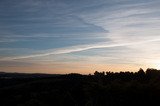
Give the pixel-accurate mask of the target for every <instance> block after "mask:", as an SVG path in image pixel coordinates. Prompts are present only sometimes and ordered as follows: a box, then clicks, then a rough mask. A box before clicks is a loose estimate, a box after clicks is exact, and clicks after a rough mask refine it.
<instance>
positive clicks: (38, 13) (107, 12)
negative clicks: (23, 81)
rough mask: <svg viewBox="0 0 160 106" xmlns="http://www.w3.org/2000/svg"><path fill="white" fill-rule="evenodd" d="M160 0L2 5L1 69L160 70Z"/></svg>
mask: <svg viewBox="0 0 160 106" xmlns="http://www.w3.org/2000/svg"><path fill="white" fill-rule="evenodd" d="M159 5H160V1H159V0H0V64H1V65H0V70H1V71H5V72H33V73H34V72H39V73H41V72H42V73H70V72H77V73H83V74H87V73H93V72H94V71H95V70H102V71H136V70H138V69H139V68H140V67H142V68H147V67H153V68H158V69H159V68H160V66H159V65H160V54H159V51H160V48H159V47H160V27H159V26H160V6H159Z"/></svg>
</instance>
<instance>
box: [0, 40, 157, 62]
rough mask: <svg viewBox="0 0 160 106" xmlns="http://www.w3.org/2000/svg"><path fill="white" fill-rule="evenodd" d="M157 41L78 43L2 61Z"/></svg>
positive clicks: (2, 59)
mask: <svg viewBox="0 0 160 106" xmlns="http://www.w3.org/2000/svg"><path fill="white" fill-rule="evenodd" d="M156 41H160V39H152V40H146V41H139V42H129V43H120V44H107V43H99V44H92V45H78V46H71V47H66V48H61V49H54V50H46V51H42V52H41V53H37V54H34V55H26V56H17V57H6V58H1V59H0V61H9V60H19V59H27V58H35V57H43V56H49V55H59V54H68V53H74V52H80V51H85V50H90V49H99V48H113V47H121V46H132V45H137V44H143V43H149V42H156Z"/></svg>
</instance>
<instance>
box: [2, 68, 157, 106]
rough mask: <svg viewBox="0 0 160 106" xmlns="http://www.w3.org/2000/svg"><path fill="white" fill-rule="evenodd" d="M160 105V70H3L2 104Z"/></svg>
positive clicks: (74, 105) (45, 105) (78, 105)
mask: <svg viewBox="0 0 160 106" xmlns="http://www.w3.org/2000/svg"><path fill="white" fill-rule="evenodd" d="M122 105H123V106H124V105H126V106H131V105H133V106H137V105H150V106H154V105H157V106H158V105H160V71H159V70H157V69H151V68H148V69H147V70H146V71H145V72H144V71H143V69H140V70H139V71H138V72H135V73H133V72H119V73H113V72H98V71H96V72H95V73H94V75H81V74H75V73H72V74H67V75H49V74H18V73H0V106H122Z"/></svg>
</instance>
